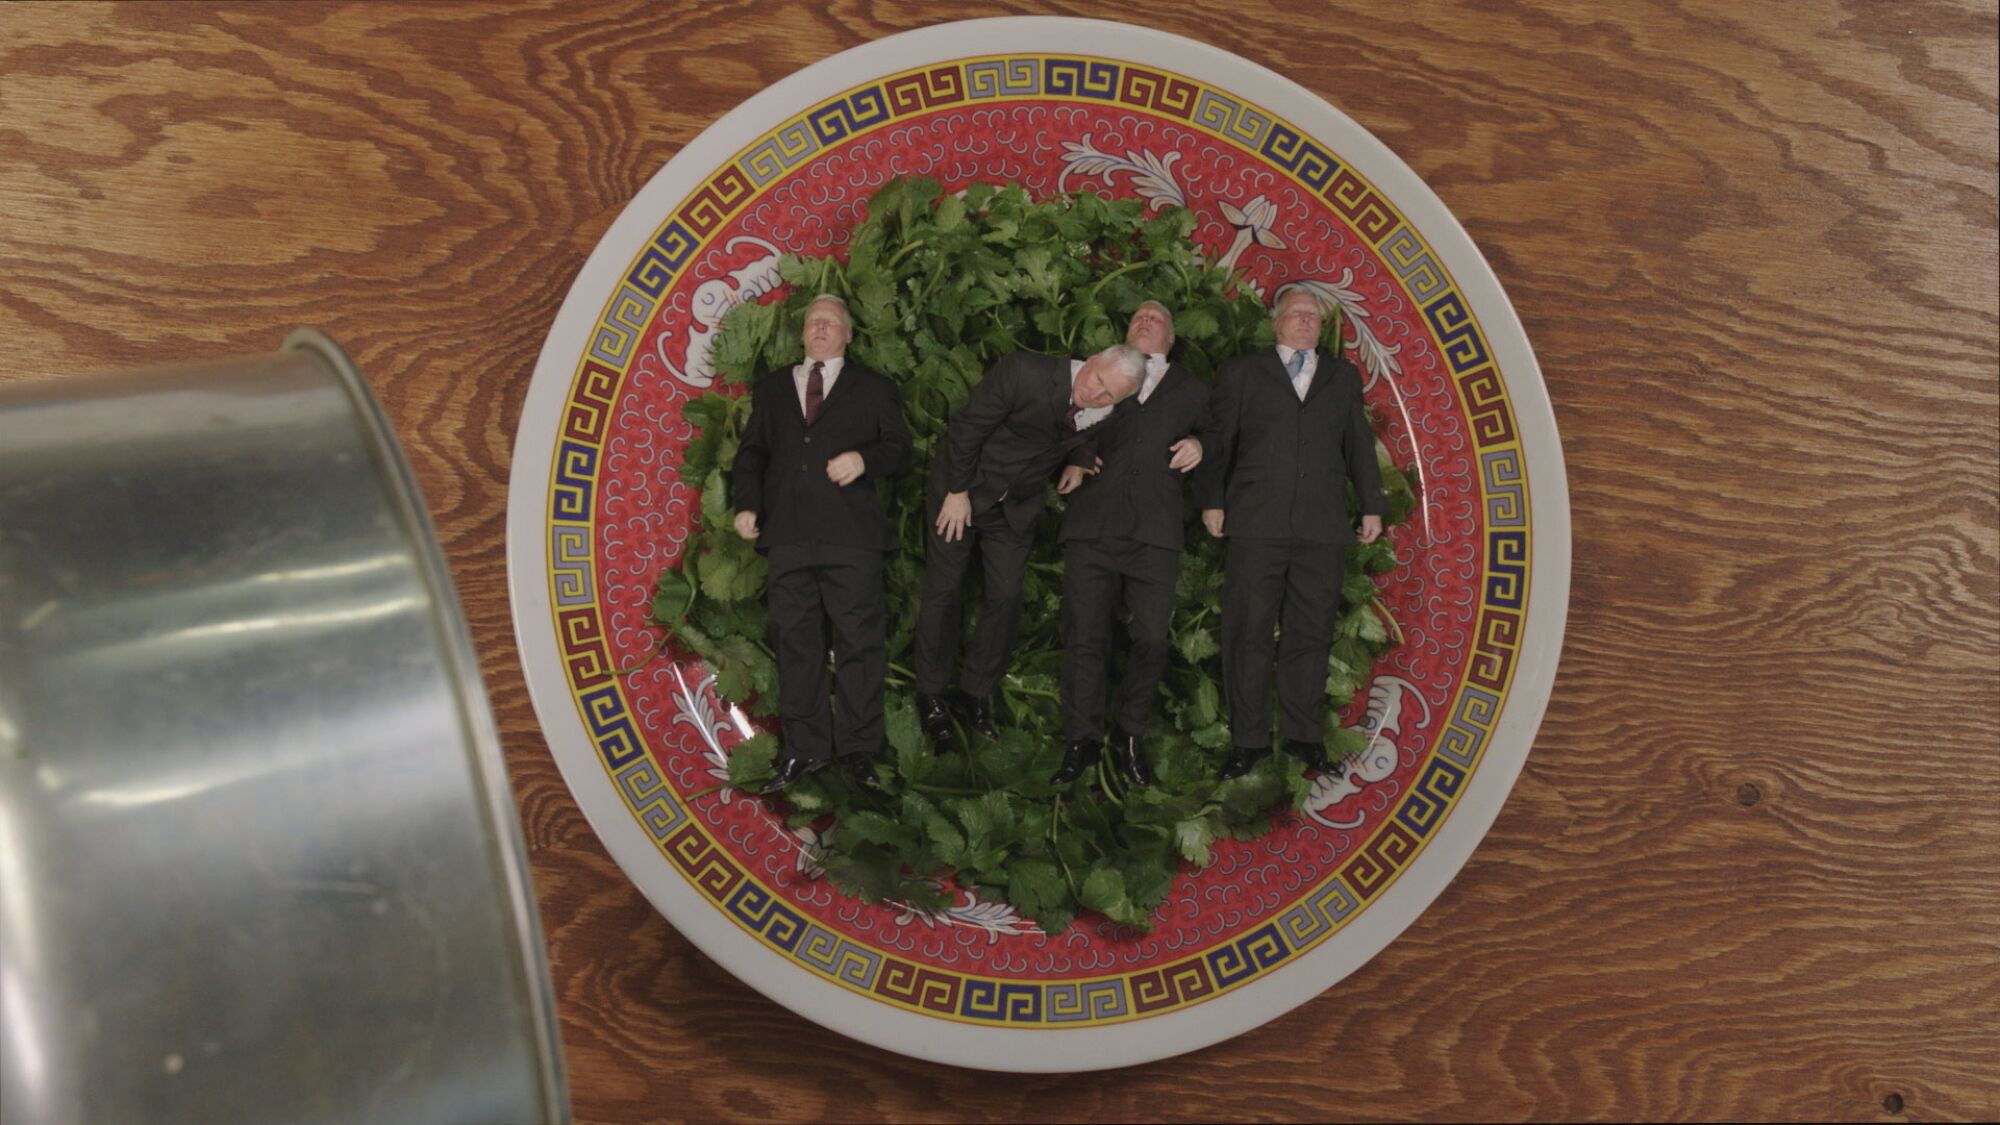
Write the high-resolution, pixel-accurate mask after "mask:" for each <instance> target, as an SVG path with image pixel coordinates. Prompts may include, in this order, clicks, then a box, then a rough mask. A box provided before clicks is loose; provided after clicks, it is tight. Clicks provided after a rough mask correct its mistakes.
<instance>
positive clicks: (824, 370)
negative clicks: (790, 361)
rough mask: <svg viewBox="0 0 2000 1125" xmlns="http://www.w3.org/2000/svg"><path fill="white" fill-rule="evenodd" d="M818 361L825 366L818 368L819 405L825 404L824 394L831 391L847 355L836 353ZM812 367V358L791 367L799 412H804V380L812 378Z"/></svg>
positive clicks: (828, 393)
mask: <svg viewBox="0 0 2000 1125" xmlns="http://www.w3.org/2000/svg"><path fill="white" fill-rule="evenodd" d="M820 362H821V363H823V364H824V365H825V366H823V367H821V368H820V369H819V401H820V405H821V406H825V405H826V396H828V395H830V394H832V393H833V381H834V380H835V379H838V378H840V368H841V366H842V365H843V364H845V363H846V362H847V357H846V356H844V355H837V356H834V357H833V358H832V359H828V360H822V361H820ZM812 368H813V361H812V360H806V361H805V362H804V363H801V364H799V365H798V366H797V367H794V368H792V386H794V387H797V388H798V389H799V413H800V414H804V413H805V412H806V380H808V379H810V378H812Z"/></svg>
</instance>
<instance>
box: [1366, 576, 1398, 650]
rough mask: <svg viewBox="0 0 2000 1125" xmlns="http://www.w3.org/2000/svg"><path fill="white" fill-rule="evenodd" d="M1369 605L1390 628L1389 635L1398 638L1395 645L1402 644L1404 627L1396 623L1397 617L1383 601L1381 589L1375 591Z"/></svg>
mask: <svg viewBox="0 0 2000 1125" xmlns="http://www.w3.org/2000/svg"><path fill="white" fill-rule="evenodd" d="M1368 604H1369V605H1370V606H1372V607H1374V609H1375V612H1376V613H1377V614H1378V615H1380V617H1381V618H1382V620H1383V622H1385V623H1386V624H1387V625H1388V626H1389V635H1390V636H1392V637H1395V638H1396V642H1395V643H1397V644H1399V645H1400V644H1402V643H1403V640H1404V637H1403V627H1402V626H1401V625H1399V624H1397V623H1396V615H1395V614H1393V613H1390V612H1389V603H1387V602H1385V601H1383V600H1382V591H1381V590H1380V589H1379V588H1378V589H1377V590H1376V591H1375V596H1374V597H1373V598H1372V599H1370V600H1369V602H1368Z"/></svg>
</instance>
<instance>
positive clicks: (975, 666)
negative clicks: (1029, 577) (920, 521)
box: [913, 498, 1034, 699]
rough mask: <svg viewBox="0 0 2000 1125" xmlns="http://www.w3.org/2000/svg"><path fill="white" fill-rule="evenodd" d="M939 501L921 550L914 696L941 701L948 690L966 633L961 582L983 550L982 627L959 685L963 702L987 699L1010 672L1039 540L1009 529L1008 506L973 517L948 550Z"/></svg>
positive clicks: (931, 507) (931, 511)
mask: <svg viewBox="0 0 2000 1125" xmlns="http://www.w3.org/2000/svg"><path fill="white" fill-rule="evenodd" d="M938 504H939V501H938V500H937V499H935V498H933V500H932V501H931V503H930V504H929V505H928V506H927V512H928V516H929V521H930V528H929V532H928V534H927V542H926V544H925V547H924V586H923V594H922V597H921V599H920V600H919V602H918V606H917V634H916V637H915V640H914V643H913V647H914V648H915V650H916V654H915V659H916V673H917V690H918V691H919V692H921V693H923V694H925V695H938V694H941V693H943V691H944V690H945V689H946V688H947V687H950V686H951V666H952V658H953V656H954V655H955V654H956V653H957V651H958V638H959V633H960V631H961V630H962V629H963V628H964V619H963V618H962V617H961V616H960V613H961V611H962V602H963V599H961V598H960V596H959V586H960V580H961V579H963V578H964V577H965V568H966V567H967V566H968V565H970V564H971V562H972V551H973V548H974V547H975V546H976V547H977V548H978V549H979V565H980V570H981V571H982V572H983V574H984V577H985V587H986V600H985V602H984V604H983V605H982V606H981V608H980V611H979V625H978V627H976V628H975V629H974V630H973V633H972V643H971V644H969V645H967V646H966V649H965V667H964V669H963V670H961V672H960V673H959V677H958V685H959V687H961V688H963V689H965V692H966V694H968V695H971V696H974V697H976V698H979V699H984V698H986V697H987V696H989V695H991V694H992V693H993V686H994V685H995V684H997V683H999V682H1000V677H1001V675H1003V674H1004V673H1005V672H1006V671H1007V660H1008V658H1009V657H1011V656H1012V655H1013V654H1014V639H1015V638H1016V637H1017V636H1018V635H1019V634H1020V631H1021V579H1022V577H1023V576H1024V575H1026V574H1027V572H1028V548H1029V547H1031V546H1032V545H1033V543H1034V538H1033V537H1034V532H1033V530H1032V529H1030V530H1028V531H1018V530H1016V529H1015V528H1014V525H1012V524H1010V523H1008V522H1007V515H1006V512H1005V511H1004V507H1003V505H1000V504H994V505H992V506H990V507H988V508H987V509H986V510H985V511H983V512H978V513H975V514H974V515H973V517H972V523H971V525H970V526H969V527H967V528H966V529H965V534H964V535H962V536H960V537H959V538H958V539H957V540H956V541H954V542H950V543H947V542H945V539H944V537H943V536H941V535H939V534H938V532H937V513H938Z"/></svg>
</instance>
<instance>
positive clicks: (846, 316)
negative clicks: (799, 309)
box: [806, 293, 854, 332]
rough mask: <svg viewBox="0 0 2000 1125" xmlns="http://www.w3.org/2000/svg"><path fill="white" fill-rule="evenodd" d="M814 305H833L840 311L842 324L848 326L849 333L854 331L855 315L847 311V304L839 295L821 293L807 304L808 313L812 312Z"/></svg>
mask: <svg viewBox="0 0 2000 1125" xmlns="http://www.w3.org/2000/svg"><path fill="white" fill-rule="evenodd" d="M814 305H832V306H833V307H834V308H836V309H839V310H840V322H841V323H842V324H845V325H846V326H847V330H848V331H849V332H852V331H854V314H853V313H851V312H848V311H847V302H846V301H844V300H841V298H840V295H839V294H838V293H821V294H820V295H819V296H817V297H814V298H813V299H812V300H810V301H807V302H806V311H807V312H811V311H812V308H813V306H814Z"/></svg>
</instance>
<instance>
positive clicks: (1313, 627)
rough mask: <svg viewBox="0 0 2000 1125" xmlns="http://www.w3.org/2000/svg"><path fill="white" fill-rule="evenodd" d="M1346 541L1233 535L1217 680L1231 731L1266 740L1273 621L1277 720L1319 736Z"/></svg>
mask: <svg viewBox="0 0 2000 1125" xmlns="http://www.w3.org/2000/svg"><path fill="white" fill-rule="evenodd" d="M1346 576H1347V548H1346V547H1345V546H1342V545H1338V544H1330V543H1306V542H1301V541H1299V540H1295V539H1231V540H1229V555H1228V560H1227V562H1226V564H1225V566H1224V568H1223V576H1222V682H1223V688H1224V691H1225V693H1226V694H1227V696H1228V700H1229V730H1230V739H1231V741H1232V742H1234V743H1235V744H1236V745H1238V746H1242V747H1245V748H1247V749H1253V750H1259V749H1264V748H1266V747H1268V746H1270V745H1271V679H1272V662H1271V631H1272V629H1273V627H1277V628H1278V630H1279V632H1280V634H1281V635H1280V639H1279V640H1278V644H1277V650H1278V653H1277V665H1276V671H1277V681H1278V727H1279V732H1280V733H1281V734H1282V735H1283V736H1284V737H1285V738H1287V739H1298V740H1300V741H1302V742H1313V743H1317V742H1319V741H1320V740H1321V738H1322V737H1323V734H1324V727H1325V720H1326V660H1327V656H1328V654H1329V653H1331V652H1332V651H1333V631H1334V628H1335V626H1336V624H1337V623H1338V622H1339V620H1340V585H1341V582H1342V580H1343V579H1345V578H1346Z"/></svg>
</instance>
